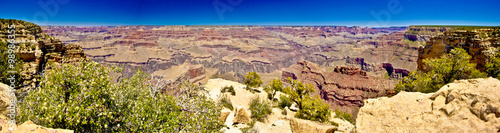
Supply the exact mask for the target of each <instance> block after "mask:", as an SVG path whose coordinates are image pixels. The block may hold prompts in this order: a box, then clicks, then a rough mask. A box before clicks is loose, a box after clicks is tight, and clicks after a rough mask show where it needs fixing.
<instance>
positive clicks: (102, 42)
mask: <svg viewBox="0 0 500 133" xmlns="http://www.w3.org/2000/svg"><path fill="white" fill-rule="evenodd" d="M43 29H44V31H45V32H48V33H49V34H50V35H52V36H56V37H58V38H61V40H63V42H65V43H76V44H80V45H82V46H83V49H84V52H85V54H86V55H87V56H88V57H89V59H91V60H93V61H97V62H100V63H110V64H118V65H123V66H124V71H123V75H126V76H131V75H132V74H133V72H134V70H135V69H138V68H140V67H142V69H143V70H144V71H145V72H148V73H153V72H156V71H159V70H165V69H170V68H171V67H172V66H178V65H181V64H183V63H185V62H189V63H190V64H201V65H203V66H204V67H205V68H216V70H217V71H218V72H216V73H217V74H225V73H235V74H234V75H235V76H236V77H237V78H239V79H240V80H241V79H242V78H243V75H244V74H246V73H247V72H250V71H254V72H260V73H271V72H274V71H277V70H281V69H282V68H286V67H289V66H291V65H293V64H295V63H296V62H297V61H301V60H308V61H312V62H314V63H317V64H319V65H321V66H323V67H330V68H331V69H333V67H335V66H337V65H347V66H354V67H360V68H361V67H362V68H363V70H366V71H372V72H373V71H379V72H381V70H375V69H374V68H376V67H378V66H379V65H381V64H382V63H392V61H396V62H395V63H394V64H395V65H394V66H395V67H398V68H403V69H408V68H404V67H406V66H403V65H397V64H405V63H400V62H401V61H402V62H408V61H409V62H411V60H404V59H403V60H400V58H399V57H403V56H392V55H394V54H393V53H385V52H381V53H380V54H383V55H385V54H390V55H391V58H386V59H384V60H377V59H378V58H375V57H373V58H370V59H364V61H363V62H353V61H351V60H353V59H356V58H360V59H361V58H369V57H372V56H373V55H372V54H364V53H365V51H367V50H368V51H369V50H375V51H377V50H378V49H382V48H385V47H388V46H390V47H394V48H396V47H401V46H399V45H395V42H398V41H400V40H401V39H402V38H403V37H404V36H403V34H402V33H401V31H403V30H405V28H404V27H403V28H378V29H371V28H361V27H344V26H331V27H328V26H317V27H307V26H304V27H302V26H297V27H290V26H269V27H262V26H118V27H58V26H51V27H43ZM396 32H399V33H396ZM403 46H404V45H403ZM400 52H402V51H400ZM403 53H404V52H403ZM410 55H411V52H410ZM396 58H397V59H396ZM401 59H402V58H401ZM365 68H366V69H365ZM409 70H413V69H412V68H409ZM370 74H371V73H370ZM208 76H210V75H208Z"/></svg>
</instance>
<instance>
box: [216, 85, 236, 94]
mask: <svg viewBox="0 0 500 133" xmlns="http://www.w3.org/2000/svg"><path fill="white" fill-rule="evenodd" d="M220 92H222V93H224V92H231V95H233V96H234V95H236V91H234V87H233V86H232V85H231V86H229V87H228V86H226V87H224V88H222V89H221V90H220Z"/></svg>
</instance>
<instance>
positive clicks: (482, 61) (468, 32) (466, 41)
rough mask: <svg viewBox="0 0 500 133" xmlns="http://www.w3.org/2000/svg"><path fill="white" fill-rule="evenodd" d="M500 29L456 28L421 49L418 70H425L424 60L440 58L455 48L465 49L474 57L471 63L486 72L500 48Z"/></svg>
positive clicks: (435, 38) (431, 40)
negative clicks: (490, 58) (486, 67)
mask: <svg viewBox="0 0 500 133" xmlns="http://www.w3.org/2000/svg"><path fill="white" fill-rule="evenodd" d="M499 40H500V28H499V27H472V28H466V29H464V28H456V29H453V30H449V31H446V32H444V34H442V35H438V36H435V37H433V38H431V39H430V40H429V41H427V43H426V45H425V46H424V47H421V48H419V55H418V69H419V70H423V65H424V64H423V60H424V59H430V58H438V57H440V56H441V55H443V54H445V53H448V52H449V51H450V50H451V49H453V48H462V49H465V50H466V51H467V52H468V53H469V55H471V56H472V59H471V60H470V62H472V63H476V64H477V66H476V68H477V69H479V70H481V71H484V69H485V65H486V63H487V62H488V59H489V57H490V56H492V55H493V54H495V53H496V52H497V51H498V49H499V48H500V42H499Z"/></svg>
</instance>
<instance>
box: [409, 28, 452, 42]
mask: <svg viewBox="0 0 500 133" xmlns="http://www.w3.org/2000/svg"><path fill="white" fill-rule="evenodd" d="M453 28H454V27H451V26H450V27H446V26H409V27H408V28H407V29H406V31H405V39H408V40H411V41H428V40H429V39H430V38H432V37H433V36H436V35H441V34H443V32H445V31H446V30H449V29H453Z"/></svg>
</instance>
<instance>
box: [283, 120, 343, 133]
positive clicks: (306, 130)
mask: <svg viewBox="0 0 500 133" xmlns="http://www.w3.org/2000/svg"><path fill="white" fill-rule="evenodd" d="M290 128H292V132H293V133H333V132H334V131H336V130H337V127H335V126H332V125H330V124H326V123H319V122H315V121H309V120H302V119H298V118H290Z"/></svg>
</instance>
